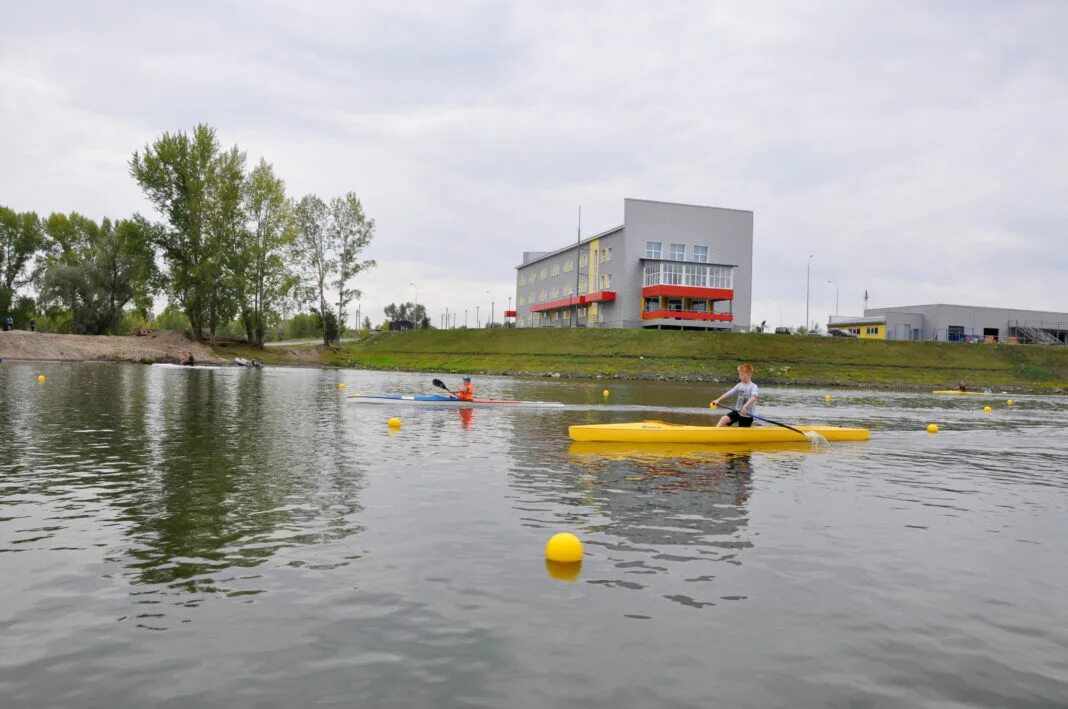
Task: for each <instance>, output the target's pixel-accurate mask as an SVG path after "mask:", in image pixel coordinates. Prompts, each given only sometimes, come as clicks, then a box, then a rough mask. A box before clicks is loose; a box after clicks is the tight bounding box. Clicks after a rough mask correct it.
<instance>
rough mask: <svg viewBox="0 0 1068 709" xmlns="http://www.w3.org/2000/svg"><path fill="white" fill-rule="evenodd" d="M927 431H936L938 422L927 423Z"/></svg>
mask: <svg viewBox="0 0 1068 709" xmlns="http://www.w3.org/2000/svg"><path fill="white" fill-rule="evenodd" d="M927 432H928V433H938V424H937V423H929V424H927Z"/></svg>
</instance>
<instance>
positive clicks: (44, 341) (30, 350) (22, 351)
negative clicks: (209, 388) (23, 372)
mask: <svg viewBox="0 0 1068 709" xmlns="http://www.w3.org/2000/svg"><path fill="white" fill-rule="evenodd" d="M186 352H192V353H193V357H194V358H195V359H196V361H197V362H204V363H205V364H208V363H210V364H225V363H226V362H227V361H228V360H224V359H220V358H219V357H216V356H215V355H213V354H212V353H211V350H209V349H208V348H207V347H206V346H204V345H202V344H200V343H196V342H191V341H190V340H189V339H187V338H186V336H185V335H184V334H182V333H181V332H178V331H176V330H161V331H159V332H153V333H151V334H148V335H142V336H136V335H124V336H110V335H53V334H49V333H43V332H26V331H25V330H14V331H11V332H0V358H2V359H11V360H60V361H71V362H97V361H103V362H177V361H178V360H180V359H182V358H183V357H184V356H185V353H186Z"/></svg>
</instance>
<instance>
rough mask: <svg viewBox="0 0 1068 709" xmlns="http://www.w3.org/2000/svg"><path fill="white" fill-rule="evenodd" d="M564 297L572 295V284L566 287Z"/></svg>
mask: <svg viewBox="0 0 1068 709" xmlns="http://www.w3.org/2000/svg"><path fill="white" fill-rule="evenodd" d="M564 295H571V284H570V283H567V284H565V285H564Z"/></svg>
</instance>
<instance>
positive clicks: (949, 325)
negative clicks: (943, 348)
mask: <svg viewBox="0 0 1068 709" xmlns="http://www.w3.org/2000/svg"><path fill="white" fill-rule="evenodd" d="M827 329H828V330H845V331H847V332H849V333H851V334H854V335H856V336H858V337H861V338H872V339H880V340H937V341H944V342H1011V343H1039V344H1048V345H1063V344H1066V343H1068V313H1057V312H1049V311H1042V310H1013V309H1010V308H978V307H973V306H970V305H945V304H941V303H937V304H931V305H908V306H901V307H894V308H870V309H868V310H865V311H864V316H863V317H844V316H843V317H839V316H837V315H832V316H831V317H830V319H829V321H828V323H827Z"/></svg>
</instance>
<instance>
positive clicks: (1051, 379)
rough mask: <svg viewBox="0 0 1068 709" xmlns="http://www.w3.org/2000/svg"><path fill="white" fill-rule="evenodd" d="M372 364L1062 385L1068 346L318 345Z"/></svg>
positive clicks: (519, 340)
mask: <svg viewBox="0 0 1068 709" xmlns="http://www.w3.org/2000/svg"><path fill="white" fill-rule="evenodd" d="M321 361H322V362H323V364H327V365H335V366H345V367H364V368H371V369H404V370H416V371H426V372H455V373H460V372H469V373H487V374H512V375H533V376H545V375H555V374H559V375H560V376H565V377H621V378H634V379H679V380H701V381H716V380H719V381H733V380H734V378H735V367H737V365H738V364H740V363H741V362H751V363H752V364H753V365H754V366H755V367H756V370H757V373H756V377H755V378H756V380H757V381H758V382H762V383H769V384H772V383H774V384H811V385H832V386H833V385H841V386H872V387H887V388H916V389H945V388H954V387H956V385H957V383H958V382H959V381H961V380H962V379H964V380H965V381H966V382H967V384H968V385H969V386H970V387H973V388H983V387H994V388H998V389H1005V390H1012V391H1040V392H1065V391H1068V347H1057V346H1045V345H986V344H983V345H980V344H963V343H955V342H891V341H883V340H861V339H856V338H838V337H804V336H797V335H766V334H760V335H758V334H745V333H738V334H711V333H702V332H679V331H655V330H596V329H570V328H563V329H557V328H524V329H514V330H513V329H494V330H417V331H413V332H400V333H380V334H376V335H372V336H370V337H367V338H365V339H363V340H361V341H359V342H355V343H348V344H344V345H341V346H340V347H335V348H332V349H329V350H327V349H324V350H322V351H321Z"/></svg>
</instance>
